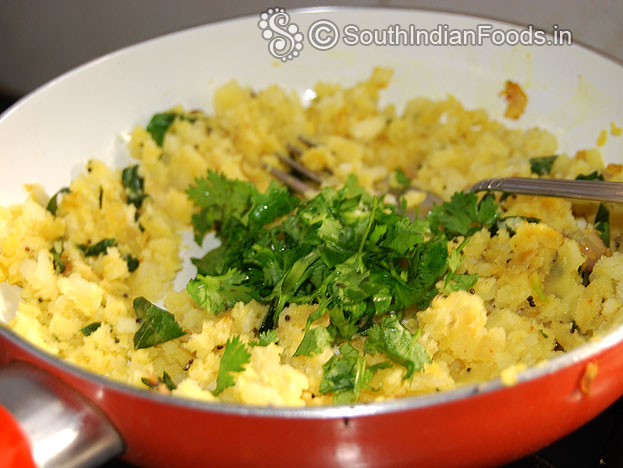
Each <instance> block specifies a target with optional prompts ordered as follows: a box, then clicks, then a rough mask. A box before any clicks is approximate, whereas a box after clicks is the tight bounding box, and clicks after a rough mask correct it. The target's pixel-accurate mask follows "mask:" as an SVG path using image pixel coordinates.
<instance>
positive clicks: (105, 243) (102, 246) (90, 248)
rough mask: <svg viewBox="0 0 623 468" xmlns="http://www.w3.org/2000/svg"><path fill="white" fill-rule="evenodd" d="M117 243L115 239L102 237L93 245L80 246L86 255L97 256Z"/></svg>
mask: <svg viewBox="0 0 623 468" xmlns="http://www.w3.org/2000/svg"><path fill="white" fill-rule="evenodd" d="M116 245H117V241H116V240H115V239H102V240H101V241H99V242H98V243H96V244H93V245H86V244H78V248H79V249H80V250H82V252H84V256H85V257H96V256H98V255H101V254H105V253H106V251H107V250H108V248H109V247H115V246H116Z"/></svg>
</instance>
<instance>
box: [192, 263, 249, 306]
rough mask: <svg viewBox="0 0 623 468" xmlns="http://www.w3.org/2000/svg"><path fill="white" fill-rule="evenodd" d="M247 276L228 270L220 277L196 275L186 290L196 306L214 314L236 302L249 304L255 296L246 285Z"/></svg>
mask: <svg viewBox="0 0 623 468" xmlns="http://www.w3.org/2000/svg"><path fill="white" fill-rule="evenodd" d="M247 280H248V278H247V276H246V275H244V274H243V273H241V272H239V271H236V270H229V271H228V272H227V273H225V274H224V275H220V276H204V275H200V274H199V275H197V277H196V278H194V279H191V280H190V281H189V282H188V284H187V285H186V290H187V291H188V294H190V297H192V298H193V299H194V300H195V302H196V303H197V304H199V305H200V306H201V307H203V308H204V309H208V310H211V311H212V312H214V314H218V313H219V312H223V311H225V310H227V309H229V308H231V307H233V306H234V305H235V304H236V303H237V302H241V301H242V302H244V303H245V304H246V303H247V302H250V301H251V299H255V298H256V295H255V293H254V291H253V289H252V288H251V287H250V286H249V285H248V284H246V281H247Z"/></svg>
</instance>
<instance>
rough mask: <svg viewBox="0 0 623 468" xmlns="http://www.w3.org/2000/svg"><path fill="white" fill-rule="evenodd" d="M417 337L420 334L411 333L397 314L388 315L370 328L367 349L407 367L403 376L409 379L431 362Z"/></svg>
mask: <svg viewBox="0 0 623 468" xmlns="http://www.w3.org/2000/svg"><path fill="white" fill-rule="evenodd" d="M417 339H418V334H417V333H416V334H413V333H411V332H410V331H409V330H408V329H407V328H406V327H405V326H404V325H402V324H401V323H400V321H399V320H398V318H397V317H396V316H395V315H386V316H384V317H383V318H382V319H381V323H377V324H375V325H374V326H373V327H372V328H371V329H370V333H369V335H368V340H367V341H366V350H368V351H377V352H379V353H382V354H385V355H386V356H387V357H388V358H390V359H391V360H392V361H394V362H395V363H396V364H399V365H401V366H402V367H404V368H405V369H406V372H405V375H404V377H403V378H404V379H409V378H411V377H413V373H414V372H415V371H416V370H417V371H421V370H422V369H424V364H430V362H431V359H430V357H429V356H428V354H427V353H426V350H425V349H424V346H422V345H421V344H420V343H419V342H418V341H417Z"/></svg>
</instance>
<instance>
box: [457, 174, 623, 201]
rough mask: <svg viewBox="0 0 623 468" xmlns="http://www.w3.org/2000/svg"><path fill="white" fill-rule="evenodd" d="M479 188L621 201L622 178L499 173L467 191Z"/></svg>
mask: <svg viewBox="0 0 623 468" xmlns="http://www.w3.org/2000/svg"><path fill="white" fill-rule="evenodd" d="M483 190H486V191H489V192H508V193H522V194H526V195H543V196H546V197H561V198H577V199H580V200H595V201H603V202H612V203H623V182H604V181H601V180H573V179H531V178H527V177H502V178H498V179H484V180H481V181H480V182H477V183H476V184H474V185H472V186H471V187H470V188H469V189H468V191H470V192H480V191H483Z"/></svg>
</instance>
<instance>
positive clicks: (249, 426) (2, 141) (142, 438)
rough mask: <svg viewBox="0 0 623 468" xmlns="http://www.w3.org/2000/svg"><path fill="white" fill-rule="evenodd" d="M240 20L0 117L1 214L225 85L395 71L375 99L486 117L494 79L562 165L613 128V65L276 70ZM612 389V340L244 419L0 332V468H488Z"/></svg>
mask: <svg viewBox="0 0 623 468" xmlns="http://www.w3.org/2000/svg"><path fill="white" fill-rule="evenodd" d="M290 19H291V21H292V22H295V23H296V24H297V25H298V27H299V29H300V30H301V31H308V30H309V26H310V25H311V24H312V23H314V22H315V21H317V20H331V21H332V22H333V23H334V24H335V25H337V26H338V27H341V26H343V25H346V24H350V23H352V24H358V25H360V26H361V27H362V28H363V27H374V26H375V25H376V26H377V27H381V26H383V25H388V24H404V25H408V24H417V25H418V27H421V28H430V29H434V28H435V27H436V26H438V25H439V24H449V25H450V26H451V27H453V28H475V27H476V26H477V25H478V24H481V23H483V22H486V23H488V24H491V25H492V26H494V27H495V28H499V29H500V30H507V29H512V28H518V27H517V26H511V25H507V24H503V23H499V22H491V21H488V20H483V19H477V18H469V17H463V16H457V15H448V14H442V13H432V12H418V11H401V10H374V9H355V10H350V9H333V10H305V11H298V12H291V15H290ZM257 22H258V18H256V17H253V18H245V19H241V20H235V21H229V22H225V23H218V24H214V25H210V26H206V27H201V28H196V29H193V30H189V31H186V32H182V33H177V34H174V35H170V36H167V37H164V38H162V39H158V40H154V41H149V42H147V43H144V44H142V45H139V46H135V47H132V48H129V49H126V50H123V51H121V52H118V53H116V54H113V55H111V56H108V57H104V58H103V59H100V60H98V61H95V62H93V63H91V64H88V65H86V66H84V67H81V68H80V69H78V70H76V71H74V72H71V73H70V74H68V75H66V76H64V77H61V78H60V79H58V80H56V81H54V82H52V83H51V84H49V85H47V86H45V87H43V88H42V89H40V90H39V91H37V92H35V93H34V94H32V95H31V96H29V97H28V98H26V99H25V100H23V101H22V102H20V103H18V104H17V105H16V106H15V107H14V108H13V109H12V110H10V111H9V112H7V113H6V114H5V115H4V116H3V117H2V118H1V119H0V158H2V165H3V167H4V168H5V170H4V171H3V174H2V175H1V176H0V182H1V183H0V200H2V203H3V204H7V203H12V202H15V201H19V200H21V199H23V196H24V195H23V192H22V191H21V184H22V183H25V182H34V181H38V182H40V183H41V184H42V185H43V186H44V187H45V188H46V189H47V191H48V192H49V193H53V192H54V191H55V190H56V189H57V188H58V187H59V186H62V185H63V183H64V182H65V183H66V182H67V178H68V174H69V172H70V168H71V167H73V166H76V165H79V164H82V163H83V162H84V161H85V159H86V158H88V157H97V158H99V159H103V160H104V161H106V162H108V163H109V164H114V165H117V166H122V165H123V164H124V162H125V161H124V158H127V156H125V151H124V149H123V142H122V141H121V139H119V138H117V135H118V132H119V131H123V130H128V129H131V128H132V127H133V126H134V125H136V124H138V123H144V122H145V121H146V119H147V118H148V117H149V115H150V114H151V113H153V112H154V111H157V110H161V109H165V108H168V107H171V106H173V105H175V104H183V105H184V106H185V107H188V108H193V107H206V105H208V103H209V102H210V98H211V96H212V93H213V90H214V89H215V87H217V86H219V85H220V84H222V83H224V82H226V81H227V80H228V79H230V78H232V77H235V78H237V79H238V80H239V81H241V82H243V83H245V84H249V85H252V86H254V87H256V88H261V87H264V86H266V85H267V84H270V83H275V82H277V83H279V84H280V85H282V86H284V87H286V88H291V89H295V90H297V91H298V92H299V93H300V94H301V96H303V97H305V96H306V91H307V88H309V87H311V86H312V85H313V83H315V82H316V81H318V80H325V81H326V80H330V81H339V82H343V83H352V82H353V81H355V80H359V79H361V78H362V77H365V76H367V74H368V73H369V71H370V70H371V68H372V67H373V66H375V65H386V66H392V67H394V68H395V69H396V78H395V82H396V87H395V88H390V89H389V90H388V94H387V99H388V100H394V101H396V102H400V100H401V99H404V97H405V96H415V95H421V94H424V93H426V94H429V95H431V96H443V95H445V93H446V92H448V91H449V90H451V91H452V92H453V93H455V94H456V95H457V97H458V98H459V99H461V100H462V101H464V102H465V103H466V105H467V106H468V107H474V106H478V105H483V106H486V107H488V108H489V110H490V111H491V112H492V113H493V115H494V116H500V115H501V113H502V111H503V110H502V107H503V105H502V104H501V103H497V101H493V99H497V98H496V97H495V93H493V94H494V96H493V98H492V100H490V101H487V99H484V101H486V102H483V101H482V100H483V96H489V95H491V94H492V93H491V91H490V90H491V89H501V86H500V83H503V82H504V80H505V79H507V78H509V76H512V78H514V79H515V80H516V81H518V82H530V83H532V84H531V87H529V88H528V89H527V91H528V94H529V96H530V99H531V101H530V103H529V106H528V108H527V110H526V114H525V115H524V116H523V117H522V120H521V121H520V124H521V123H522V122H525V124H524V125H525V126H531V125H533V124H534V122H538V125H539V126H542V127H545V128H549V129H550V130H552V131H554V132H556V134H557V135H558V136H559V140H560V144H561V150H562V151H568V152H572V151H575V150H576V149H578V148H583V147H590V146H594V141H595V137H596V135H597V134H598V133H599V130H600V129H601V128H603V127H604V126H605V125H609V124H610V122H618V123H619V124H620V123H621V122H622V121H623V96H622V95H621V93H620V92H619V86H620V83H621V82H623V67H621V66H620V65H619V64H616V63H614V62H613V61H611V60H608V59H606V58H603V57H601V56H599V55H597V54H595V53H592V52H590V51H588V50H586V49H585V48H582V47H579V46H572V47H569V46H567V47H566V48H561V47H541V48H538V47H532V48H527V49H521V48H517V47H503V46H501V47H497V46H493V45H491V44H489V45H487V44H483V45H481V46H475V47H463V48H458V47H454V48H453V47H402V48H401V47H397V48H389V47H349V46H346V45H344V44H342V43H339V44H337V45H336V46H335V47H334V48H333V49H332V50H331V51H326V50H315V49H314V48H313V47H311V45H310V44H308V43H305V44H306V45H305V48H304V49H303V50H302V51H301V53H300V56H298V57H296V58H295V59H293V60H291V63H288V64H285V65H284V64H279V62H276V61H275V60H274V59H272V58H271V57H270V56H268V55H267V54H268V51H267V49H266V47H267V44H266V42H265V41H264V39H262V37H261V35H260V30H259V29H258V27H257ZM345 65H346V66H345ZM505 67H506V68H505ZM536 71H538V73H536ZM579 75H580V76H581V78H578V76H579ZM586 89H590V90H591V92H590V93H588V92H584V91H583V90H586ZM583 93H584V94H583ZM498 104H499V105H498ZM576 105H577V106H580V107H579V108H578V109H574V108H573V106H576ZM496 106H497V107H496ZM580 108H581V109H580ZM33 129H35V130H36V132H35V133H36V138H33V136H32V135H33ZM68 136H69V137H68ZM622 149H623V146H622V144H621V142H618V141H613V142H612V143H609V144H608V145H607V146H605V147H604V148H603V152H604V157H605V158H606V160H608V161H610V162H616V161H617V160H620V156H618V155H620V154H621V150H622ZM60 162H62V163H60ZM6 315H7V314H6V311H5V319H6V318H7V317H6ZM622 375H623V327H621V326H618V327H617V328H616V329H614V330H613V331H611V332H610V333H609V334H606V335H604V336H603V337H601V338H600V339H596V340H594V341H593V342H591V343H589V344H587V345H585V346H583V347H581V348H578V349H576V350H573V351H571V352H569V353H566V354H565V355H562V356H560V357H557V358H555V359H553V360H551V361H549V362H547V363H545V364H543V365H541V366H538V367H535V368H531V369H528V370H526V371H523V372H521V373H519V375H518V383H517V384H515V385H513V386H509V387H506V386H504V385H503V384H502V383H501V382H500V381H499V380H495V381H491V382H485V383H482V384H480V385H470V386H466V387H462V388H459V389H457V390H453V391H449V392H443V393H439V394H434V395H427V396H423V397H414V398H404V399H400V400H395V401H389V402H383V403H374V404H367V405H355V406H337V407H316V408H260V407H249V406H238V405H224V404H213V403H205V402H199V401H192V400H185V399H179V398H172V397H169V396H165V395H160V394H157V393H150V392H147V391H141V390H138V389H134V388H130V387H128V386H125V385H121V384H118V383H115V382H112V381H109V380H107V379H105V378H104V377H101V376H98V375H94V374H92V373H89V372H88V371H86V370H83V369H80V368H77V367H75V366H73V365H70V364H67V363H65V362H61V361H59V360H58V359H56V358H54V357H51V356H49V355H47V354H46V353H44V352H42V351H40V350H38V349H36V348H34V347H33V346H31V345H30V344H28V343H26V342H25V341H24V340H23V339H21V338H19V337H17V336H16V335H15V334H13V333H12V332H11V331H9V330H7V329H4V328H0V427H1V428H2V430H0V466H17V467H34V466H37V467H39V468H44V467H45V468H52V467H65V468H67V467H88V466H96V465H97V464H100V463H102V462H103V461H104V460H106V459H108V458H110V457H113V456H121V457H122V458H123V459H124V460H127V461H128V462H130V463H133V464H136V465H138V466H144V467H166V468H171V467H189V468H191V467H192V468H196V467H199V466H254V467H261V466H266V467H281V466H283V467H285V466H302V467H307V466H309V467H312V466H317V467H326V466H347V467H353V466H361V467H366V466H370V467H382V466H387V467H400V466H426V467H434V466H444V467H453V466H470V467H473V466H493V465H496V464H500V463H504V462H507V461H510V460H512V459H514V458H518V457H520V456H522V455H525V454H527V453H530V452H533V451H535V450H537V449H539V448H540V447H543V446H544V445H546V444H548V443H550V442H553V441H554V440H556V439H558V438H560V437H562V436H563V435H565V434H567V433H568V432H570V431H572V430H573V429H575V428H577V427H579V426H580V425H582V424H583V423H585V422H586V421H588V420H589V419H591V418H592V417H594V416H595V415H597V414H598V413H599V412H600V411H602V410H603V409H604V408H606V407H607V406H608V405H610V404H611V403H612V402H614V401H615V400H616V399H617V398H618V397H619V396H620V395H622V394H623V378H622V377H621V376H622Z"/></svg>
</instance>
